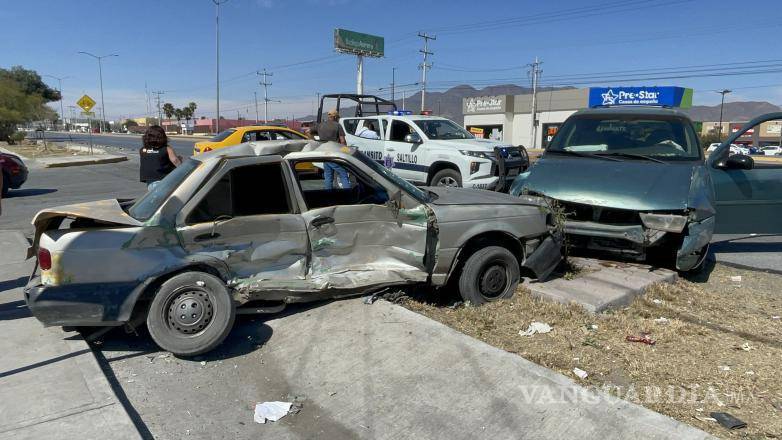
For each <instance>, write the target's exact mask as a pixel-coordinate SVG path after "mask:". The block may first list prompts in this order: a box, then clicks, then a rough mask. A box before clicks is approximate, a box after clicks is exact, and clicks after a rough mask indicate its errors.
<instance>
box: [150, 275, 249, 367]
mask: <svg viewBox="0 0 782 440" xmlns="http://www.w3.org/2000/svg"><path fill="white" fill-rule="evenodd" d="M235 317H236V307H235V305H234V302H233V299H232V298H231V295H230V292H229V291H228V288H227V287H226V286H225V284H224V283H223V281H222V280H220V279H219V278H217V277H215V276H213V275H210V274H207V273H204V272H185V273H181V274H179V275H176V276H174V277H172V278H171V279H169V280H167V281H166V282H164V283H163V285H161V286H160V289H158V291H157V294H156V295H155V297H154V299H153V300H152V303H151V304H150V307H149V313H148V314H147V328H148V329H149V334H150V335H151V336H152V339H153V340H154V341H155V343H157V345H159V346H160V348H162V349H164V350H168V351H170V352H171V353H173V354H176V355H179V356H195V355H198V354H201V353H205V352H207V351H210V350H212V349H213V348H215V347H217V346H218V345H219V344H220V343H221V342H223V340H224V339H225V338H226V336H228V333H229V332H230V331H231V327H233V324H234V319H235Z"/></svg>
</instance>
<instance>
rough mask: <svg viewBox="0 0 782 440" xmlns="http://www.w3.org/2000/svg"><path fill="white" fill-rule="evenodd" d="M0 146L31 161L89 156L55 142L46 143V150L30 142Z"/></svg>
mask: <svg viewBox="0 0 782 440" xmlns="http://www.w3.org/2000/svg"><path fill="white" fill-rule="evenodd" d="M0 146H2V147H3V148H5V149H6V150H9V151H11V152H13V153H16V154H19V155H21V156H24V157H28V158H30V159H36V158H41V157H60V156H79V155H85V154H89V153H86V152H81V151H74V150H68V149H66V148H65V147H64V146H63V145H61V144H58V143H54V142H46V148H44V146H43V145H36V144H34V143H30V142H28V141H25V142H24V143H22V144H16V145H7V144H6V143H3V144H2V145H0Z"/></svg>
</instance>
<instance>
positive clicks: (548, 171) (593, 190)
mask: <svg viewBox="0 0 782 440" xmlns="http://www.w3.org/2000/svg"><path fill="white" fill-rule="evenodd" d="M698 165H700V163H690V162H685V163H677V162H671V163H666V164H662V163H656V162H646V161H644V162H641V161H636V160H623V161H621V162H620V161H617V162H613V161H607V160H601V159H590V158H569V157H551V156H550V157H545V156H544V157H542V158H540V159H539V160H538V162H537V163H536V164H535V165H534V166H533V167H532V168H531V169H530V170H529V175H528V177H527V178H526V181H525V182H524V185H523V188H524V189H526V190H527V191H529V192H531V193H537V195H545V196H547V197H551V198H554V199H557V200H562V201H568V202H572V203H581V204H586V205H594V206H603V207H608V208H619V209H632V210H638V211H654V210H684V209H687V208H688V204H689V203H688V200H690V191H691V185H692V180H693V173H694V170H695V168H696V167H697V166H698Z"/></svg>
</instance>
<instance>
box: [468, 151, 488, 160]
mask: <svg viewBox="0 0 782 440" xmlns="http://www.w3.org/2000/svg"><path fill="white" fill-rule="evenodd" d="M459 152H460V153H462V154H464V155H465V156H472V157H480V158H481V159H489V160H493V159H494V152H491V151H470V150H459Z"/></svg>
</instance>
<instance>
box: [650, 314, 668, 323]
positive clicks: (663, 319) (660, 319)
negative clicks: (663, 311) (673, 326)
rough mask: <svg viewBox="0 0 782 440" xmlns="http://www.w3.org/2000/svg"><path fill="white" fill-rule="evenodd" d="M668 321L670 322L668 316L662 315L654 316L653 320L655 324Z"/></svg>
mask: <svg viewBox="0 0 782 440" xmlns="http://www.w3.org/2000/svg"><path fill="white" fill-rule="evenodd" d="M668 322H670V320H669V319H668V318H666V317H664V316H661V317H659V318H656V319H655V320H654V323H655V324H668Z"/></svg>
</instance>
